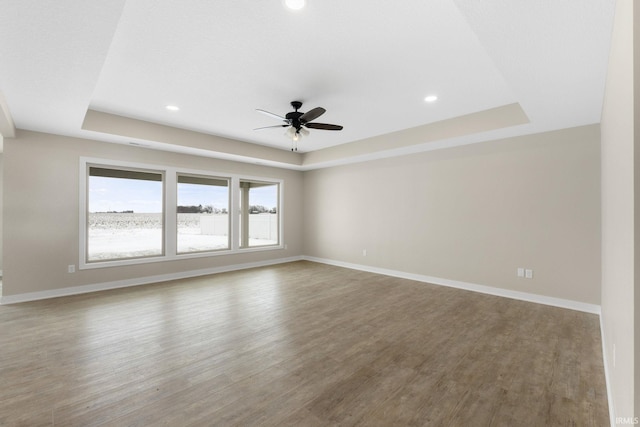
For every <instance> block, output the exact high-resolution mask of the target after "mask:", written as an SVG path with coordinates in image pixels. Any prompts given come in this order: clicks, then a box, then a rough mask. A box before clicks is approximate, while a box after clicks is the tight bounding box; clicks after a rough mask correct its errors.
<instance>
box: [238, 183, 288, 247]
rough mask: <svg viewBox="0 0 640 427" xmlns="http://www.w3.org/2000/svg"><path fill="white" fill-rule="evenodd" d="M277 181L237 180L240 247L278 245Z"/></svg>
mask: <svg viewBox="0 0 640 427" xmlns="http://www.w3.org/2000/svg"><path fill="white" fill-rule="evenodd" d="M279 199H280V185H279V184H278V183H274V182H259V181H247V180H240V247H241V248H252V247H258V246H270V245H278V244H279V243H280V221H279V210H278V206H279Z"/></svg>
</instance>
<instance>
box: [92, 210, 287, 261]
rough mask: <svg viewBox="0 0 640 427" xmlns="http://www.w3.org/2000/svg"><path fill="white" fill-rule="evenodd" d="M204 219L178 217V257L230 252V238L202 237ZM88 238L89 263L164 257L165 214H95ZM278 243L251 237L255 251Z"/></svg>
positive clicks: (251, 243) (208, 235) (180, 215)
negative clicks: (210, 252) (207, 252)
mask: <svg viewBox="0 0 640 427" xmlns="http://www.w3.org/2000/svg"><path fill="white" fill-rule="evenodd" d="M201 215H202V214H179V215H178V241H177V243H178V248H177V249H178V253H187V252H202V251H212V250H219V249H226V248H229V237H228V236H226V235H214V234H203V233H202V227H201V226H200V219H199V217H200V216H201ZM252 216H253V215H252ZM257 217H258V216H257V215H256V219H257ZM250 220H251V217H250ZM249 228H250V229H251V225H250V227H249ZM88 237H89V239H88V255H89V261H101V260H107V259H119V258H120V259H121V258H133V257H144V256H156V255H161V254H162V222H161V214H159V213H157V214H153V213H149V214H142V213H139V214H136V213H91V214H89V236H88ZM260 237H262V236H260ZM277 243H278V242H277V240H272V239H264V238H260V239H256V238H252V237H251V236H249V246H251V247H253V246H267V245H275V244H277Z"/></svg>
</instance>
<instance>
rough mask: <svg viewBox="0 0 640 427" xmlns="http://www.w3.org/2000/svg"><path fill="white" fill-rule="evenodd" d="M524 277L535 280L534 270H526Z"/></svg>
mask: <svg viewBox="0 0 640 427" xmlns="http://www.w3.org/2000/svg"><path fill="white" fill-rule="evenodd" d="M524 277H525V278H526V279H533V270H529V269H527V270H525V271H524Z"/></svg>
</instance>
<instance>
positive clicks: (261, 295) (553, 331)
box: [0, 262, 609, 427]
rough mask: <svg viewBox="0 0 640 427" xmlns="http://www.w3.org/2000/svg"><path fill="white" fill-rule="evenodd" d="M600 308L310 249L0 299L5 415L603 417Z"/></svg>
mask: <svg viewBox="0 0 640 427" xmlns="http://www.w3.org/2000/svg"><path fill="white" fill-rule="evenodd" d="M603 372H604V371H603V363H602V351H601V343H600V330H599V323H598V317H597V316H596V315H591V314H585V313H581V312H577V311H571V310H565V309H560V308H554V307H548V306H543V305H538V304H532V303H527V302H522V301H515V300H510V299H506V298H500V297H493V296H488V295H482V294H477V293H472V292H466V291H461V290H456V289H451V288H445V287H439V286H433V285H428V284H424V283H417V282H412V281H409V280H403V279H397V278H391V277H387V276H380V275H375V274H371V273H366V272H360V271H353V270H347V269H342V268H337V267H332V266H327V265H321V264H315V263H310V262H296V263H290V264H283V265H278V266H273V267H266V268H259V269H253V270H245V271H239V272H233V273H225V274H218V275H214V276H208V277H202V278H196V279H188V280H180V281H175V282H168V283H162V284H156V285H149V286H140V287H136V288H129V289H122V290H116V291H108V292H100V293H94V294H88V295H80V296H74V297H65V298H58V299H52V300H48V301H39V302H32V303H23V304H16V305H10V306H0V425H2V426H22V425H23V426H30V427H31V426H50V425H56V426H57V425H61V426H96V425H108V426H158V425H167V426H190V425H194V426H227V425H229V426H233V425H238V426H326V425H340V426H351V425H362V426H405V425H406V426H474V427H476V426H537V427H539V426H598V427H602V426H606V425H608V423H609V418H608V409H607V399H606V389H605V382H604V373H603Z"/></svg>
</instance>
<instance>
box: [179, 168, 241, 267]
mask: <svg viewBox="0 0 640 427" xmlns="http://www.w3.org/2000/svg"><path fill="white" fill-rule="evenodd" d="M177 181H178V207H177V224H178V227H177V228H178V240H177V242H178V253H180V254H182V253H189V252H202V251H212V250H221V249H229V225H230V224H229V179H228V178H212V177H203V176H191V175H178V180H177Z"/></svg>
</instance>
